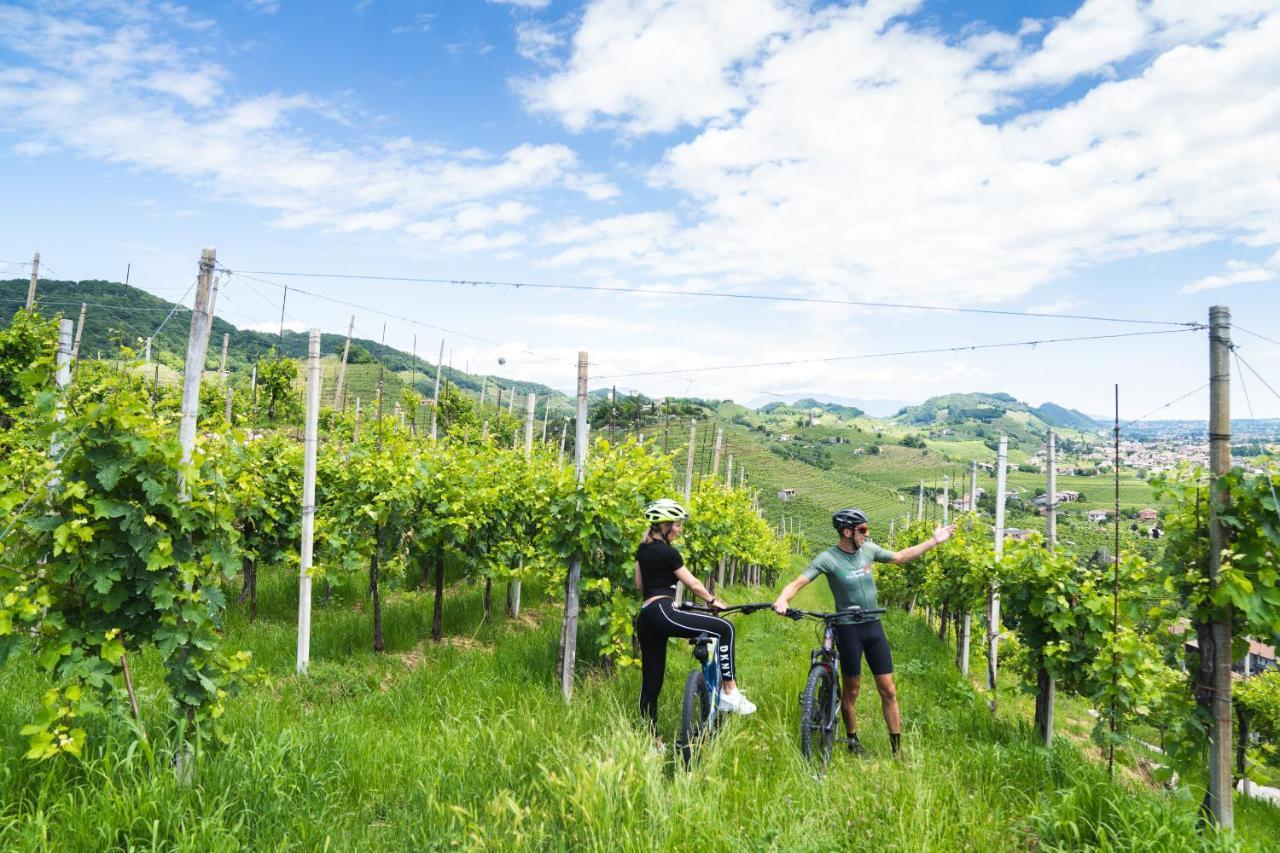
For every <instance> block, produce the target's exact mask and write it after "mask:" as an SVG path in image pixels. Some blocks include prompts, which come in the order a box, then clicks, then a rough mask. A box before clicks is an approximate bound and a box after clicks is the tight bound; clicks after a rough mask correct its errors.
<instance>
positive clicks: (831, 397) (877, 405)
mask: <svg viewBox="0 0 1280 853" xmlns="http://www.w3.org/2000/svg"><path fill="white" fill-rule="evenodd" d="M805 400H808V401H810V402H811V403H815V404H816V406H817V407H820V406H822V405H823V404H827V403H834V404H836V405H840V406H851V407H853V408H856V409H860V410H862V412H863V413H864V414H867V415H870V416H871V417H873V418H887V417H889V416H890V415H892V414H893V413H894V412H897V411H898V410H899V409H901V408H902V407H904V406H910V405H912V403H911V402H910V401H909V400H874V399H873V400H863V399H859V398H856V397H841V396H839V395H837V394H827V393H823V392H820V391H810V392H807V393H803V394H796V395H791V396H787V397H784V398H783V402H785V403H786V404H787V405H789V406H799V404H800V403H801V402H802V401H805ZM777 402H779V401H778V399H777V398H776V397H757V398H756V399H754V400H752V401H751V402H749V403H747V408H749V409H760V408H761V407H762V406H766V405H768V404H770V403H777ZM811 407H812V406H811Z"/></svg>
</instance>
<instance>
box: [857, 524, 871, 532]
mask: <svg viewBox="0 0 1280 853" xmlns="http://www.w3.org/2000/svg"><path fill="white" fill-rule="evenodd" d="M870 529H871V528H870V527H868V526H867V525H865V524H861V525H858V526H857V527H855V528H854V530H856V531H858V532H859V533H866V532H867V531H869V530H870Z"/></svg>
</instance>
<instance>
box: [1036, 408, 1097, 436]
mask: <svg viewBox="0 0 1280 853" xmlns="http://www.w3.org/2000/svg"><path fill="white" fill-rule="evenodd" d="M1031 412H1032V414H1034V415H1035V416H1036V417H1038V418H1039V419H1040V420H1042V421H1044V422H1045V423H1047V424H1048V425H1049V426H1055V427H1067V428H1069V429H1078V430H1094V429H1097V428H1098V426H1099V424H1098V422H1097V421H1096V420H1094V419H1093V418H1091V417H1089V416H1088V415H1086V414H1085V413H1084V412H1082V411H1080V410H1079V409H1068V408H1065V407H1063V406H1059V405H1058V404H1057V403H1044V404H1043V405H1041V406H1040V407H1039V408H1035V409H1032V410H1031Z"/></svg>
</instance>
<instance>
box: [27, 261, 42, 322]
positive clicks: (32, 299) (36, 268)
mask: <svg viewBox="0 0 1280 853" xmlns="http://www.w3.org/2000/svg"><path fill="white" fill-rule="evenodd" d="M39 280H40V253H39V252H36V254H35V257H33V258H32V259H31V286H30V287H28V288H27V310H28V311H30V310H31V309H32V308H34V307H35V304H36V282H37V281H39Z"/></svg>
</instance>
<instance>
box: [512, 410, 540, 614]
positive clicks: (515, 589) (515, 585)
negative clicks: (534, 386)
mask: <svg viewBox="0 0 1280 853" xmlns="http://www.w3.org/2000/svg"><path fill="white" fill-rule="evenodd" d="M537 405H538V395H537V394H532V393H531V394H529V399H528V403H527V410H526V411H525V418H524V458H525V461H528V460H529V459H531V458H532V457H533V421H534V409H535V408H536V407H537ZM520 568H521V570H523V569H524V560H523V559H521V560H520ZM510 602H511V607H510V615H511V618H513V619H515V618H518V617H519V616H520V578H516V579H515V580H513V581H512V582H511V595H510Z"/></svg>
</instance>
